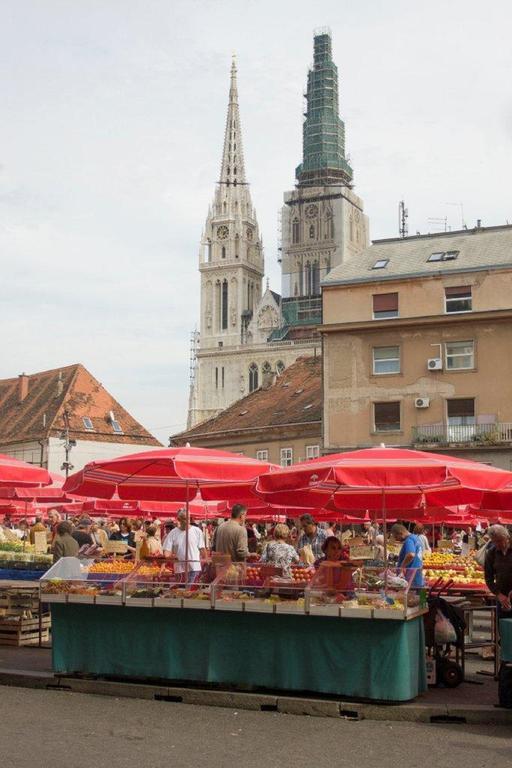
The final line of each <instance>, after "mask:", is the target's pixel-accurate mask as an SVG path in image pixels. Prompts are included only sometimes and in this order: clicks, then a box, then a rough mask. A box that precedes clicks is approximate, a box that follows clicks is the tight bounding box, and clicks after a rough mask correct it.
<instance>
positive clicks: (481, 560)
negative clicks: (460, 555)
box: [475, 541, 490, 566]
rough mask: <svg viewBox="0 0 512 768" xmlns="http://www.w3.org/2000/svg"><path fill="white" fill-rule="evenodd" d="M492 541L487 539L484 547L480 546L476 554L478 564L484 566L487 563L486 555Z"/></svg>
mask: <svg viewBox="0 0 512 768" xmlns="http://www.w3.org/2000/svg"><path fill="white" fill-rule="evenodd" d="M489 544H490V542H489V541H486V542H485V544H484V545H483V547H480V549H479V550H478V552H477V553H476V554H475V560H476V561H477V563H478V565H481V566H484V565H485V556H486V554H487V547H488V546H489Z"/></svg>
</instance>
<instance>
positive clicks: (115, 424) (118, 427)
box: [110, 419, 123, 435]
mask: <svg viewBox="0 0 512 768" xmlns="http://www.w3.org/2000/svg"><path fill="white" fill-rule="evenodd" d="M110 423H111V424H112V431H113V432H115V433H116V435H122V434H123V428H122V426H121V425H120V423H119V422H118V421H117V420H116V419H112V421H111V422H110Z"/></svg>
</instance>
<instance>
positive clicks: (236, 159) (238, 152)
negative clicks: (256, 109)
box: [220, 54, 246, 186]
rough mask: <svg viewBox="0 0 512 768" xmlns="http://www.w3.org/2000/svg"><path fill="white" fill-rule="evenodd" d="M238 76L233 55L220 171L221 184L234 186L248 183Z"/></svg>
mask: <svg viewBox="0 0 512 768" xmlns="http://www.w3.org/2000/svg"><path fill="white" fill-rule="evenodd" d="M236 75H237V70H236V60H235V55H234V54H233V61H232V64H231V82H230V86H229V102H228V114H227V118H226V132H225V134H224V151H223V153H222V166H221V170H220V182H221V184H227V185H231V184H232V185H233V186H236V185H237V184H245V183H246V181H245V166H244V152H243V146H242V130H241V126H240V112H239V109H238V85H237V79H236Z"/></svg>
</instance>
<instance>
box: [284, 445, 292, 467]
mask: <svg viewBox="0 0 512 768" xmlns="http://www.w3.org/2000/svg"><path fill="white" fill-rule="evenodd" d="M292 464H293V448H281V466H282V467H291V465H292Z"/></svg>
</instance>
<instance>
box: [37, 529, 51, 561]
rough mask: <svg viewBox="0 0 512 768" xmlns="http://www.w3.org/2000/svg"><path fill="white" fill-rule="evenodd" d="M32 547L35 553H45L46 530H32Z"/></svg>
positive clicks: (46, 546)
mask: <svg viewBox="0 0 512 768" xmlns="http://www.w3.org/2000/svg"><path fill="white" fill-rule="evenodd" d="M34 548H35V551H36V555H45V554H46V553H47V552H48V540H47V538H46V531H35V532H34Z"/></svg>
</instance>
